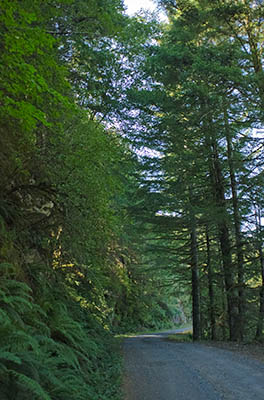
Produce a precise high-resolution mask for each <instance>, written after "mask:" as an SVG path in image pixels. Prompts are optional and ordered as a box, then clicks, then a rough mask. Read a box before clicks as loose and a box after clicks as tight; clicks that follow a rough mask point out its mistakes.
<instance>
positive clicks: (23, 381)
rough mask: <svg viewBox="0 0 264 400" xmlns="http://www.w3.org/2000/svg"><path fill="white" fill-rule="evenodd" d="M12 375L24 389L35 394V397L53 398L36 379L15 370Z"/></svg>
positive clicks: (40, 398)
mask: <svg viewBox="0 0 264 400" xmlns="http://www.w3.org/2000/svg"><path fill="white" fill-rule="evenodd" d="M10 375H11V376H12V377H14V378H15V380H16V382H17V383H18V384H19V386H21V388H22V390H24V391H25V392H26V393H28V395H31V396H33V399H39V400H52V399H51V397H50V396H49V395H48V393H47V392H46V391H45V390H43V388H42V387H41V386H40V384H39V383H38V382H36V381H35V380H33V379H31V378H29V377H28V376H26V375H24V374H21V373H19V372H16V371H14V370H13V371H11V372H10Z"/></svg>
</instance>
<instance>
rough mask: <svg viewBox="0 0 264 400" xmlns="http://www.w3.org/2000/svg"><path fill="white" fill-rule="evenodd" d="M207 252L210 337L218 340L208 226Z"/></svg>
mask: <svg viewBox="0 0 264 400" xmlns="http://www.w3.org/2000/svg"><path fill="white" fill-rule="evenodd" d="M206 251H207V261H206V263H207V274H208V275H207V277H208V294H209V316H210V328H211V332H210V336H211V339H212V340H216V324H215V322H216V318H215V298H214V288H213V277H212V262H211V261H212V260H211V245H210V238H209V232H208V226H206Z"/></svg>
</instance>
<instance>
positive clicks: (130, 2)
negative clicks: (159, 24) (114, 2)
mask: <svg viewBox="0 0 264 400" xmlns="http://www.w3.org/2000/svg"><path fill="white" fill-rule="evenodd" d="M124 3H125V6H126V7H127V13H128V14H130V15H131V14H134V13H135V12H137V11H139V10H140V9H141V8H147V9H149V10H151V11H154V10H155V8H156V6H155V4H154V3H153V2H152V1H151V0H124Z"/></svg>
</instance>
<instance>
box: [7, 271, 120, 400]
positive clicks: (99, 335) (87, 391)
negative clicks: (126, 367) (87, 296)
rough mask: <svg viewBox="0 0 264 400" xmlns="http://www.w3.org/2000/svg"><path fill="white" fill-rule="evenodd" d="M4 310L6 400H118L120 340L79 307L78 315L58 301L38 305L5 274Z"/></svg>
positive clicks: (24, 287) (22, 286)
mask: <svg viewBox="0 0 264 400" xmlns="http://www.w3.org/2000/svg"><path fill="white" fill-rule="evenodd" d="M1 267H2V270H6V269H7V268H9V269H10V268H11V269H12V267H10V266H7V265H6V264H1ZM11 275H12V274H11ZM61 295H62V293H61ZM51 300H52V301H51ZM0 306H1V310H0V349H1V351H0V399H1V400H28V399H36V400H73V399H74V400H118V399H119V376H120V356H119V354H120V353H119V351H118V342H116V341H115V340H114V339H113V338H112V337H111V336H110V334H109V333H108V332H107V331H106V330H105V329H104V328H103V327H102V326H100V324H99V323H98V322H95V321H94V320H93V319H91V318H89V315H87V314H86V313H85V312H84V311H82V310H81V308H80V307H79V312H78V313H75V315H74V316H73V315H72V313H71V311H70V307H67V306H66V305H65V303H63V302H62V301H61V300H60V299H58V298H53V299H45V301H44V300H43V299H42V304H38V303H37V301H36V300H35V299H34V298H33V296H32V289H31V288H30V287H29V286H28V285H27V284H26V283H24V282H20V281H18V280H17V279H15V278H14V277H12V276H10V274H9V276H8V274H5V273H4V274H3V277H2V279H1V283H0ZM77 307H78V304H76V305H75V310H76V309H77Z"/></svg>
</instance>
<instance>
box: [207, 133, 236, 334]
mask: <svg viewBox="0 0 264 400" xmlns="http://www.w3.org/2000/svg"><path fill="white" fill-rule="evenodd" d="M211 149H212V154H211V157H212V159H211V182H212V186H213V191H214V195H215V202H216V207H217V212H218V215H217V226H218V231H219V242H220V248H221V253H222V261H223V271H224V279H225V288H226V296H227V310H228V324H229V333H230V340H234V341H236V340H239V329H238V304H237V303H238V300H237V289H236V287H235V286H236V285H235V280H234V272H233V265H232V253H231V243H230V237H229V228H228V215H227V211H226V199H225V188H224V179H223V175H222V171H221V166H220V161H219V155H218V150H217V143H216V141H215V140H214V139H213V138H212V141H211Z"/></svg>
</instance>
